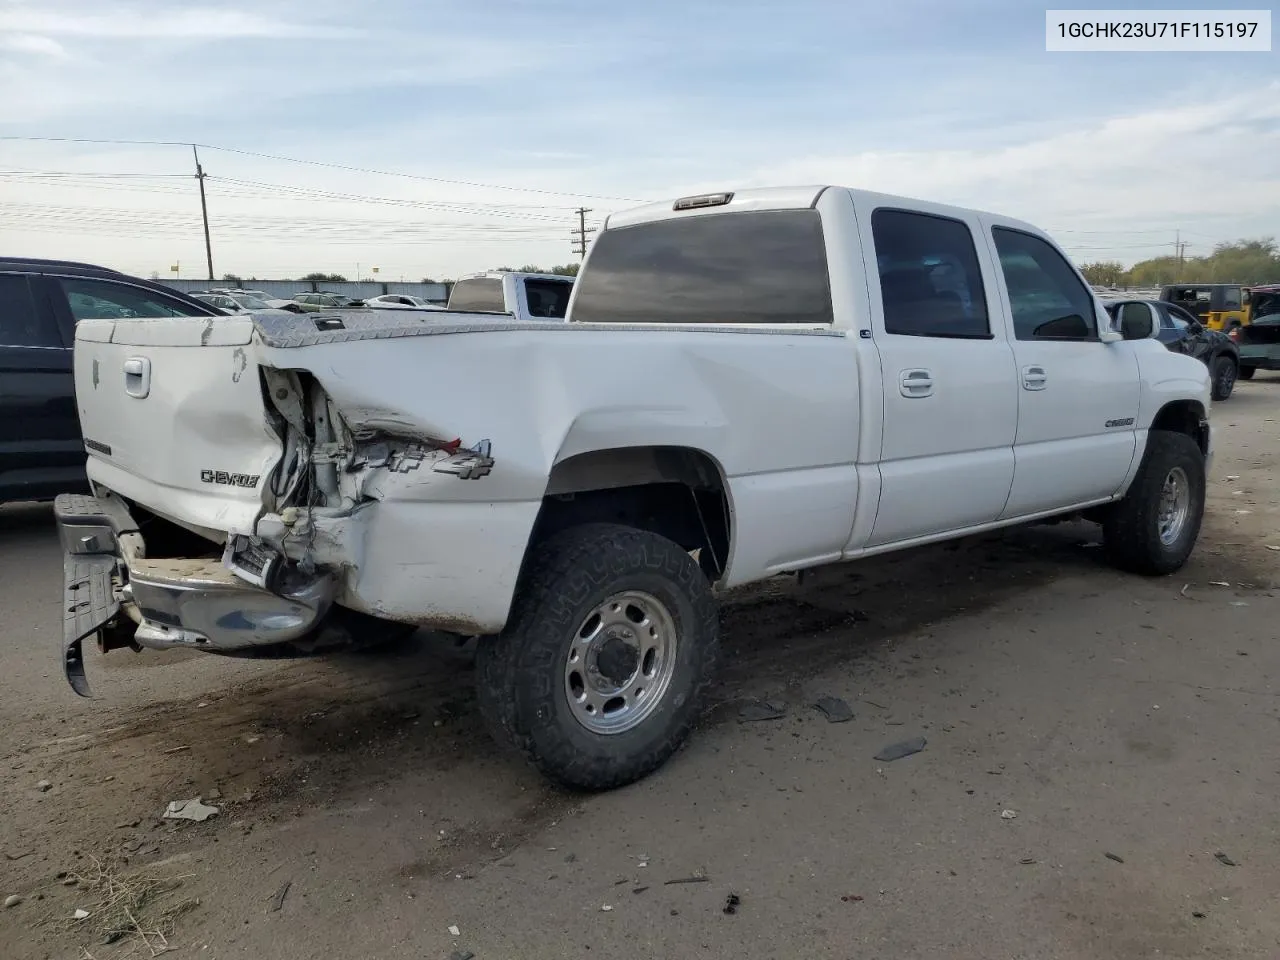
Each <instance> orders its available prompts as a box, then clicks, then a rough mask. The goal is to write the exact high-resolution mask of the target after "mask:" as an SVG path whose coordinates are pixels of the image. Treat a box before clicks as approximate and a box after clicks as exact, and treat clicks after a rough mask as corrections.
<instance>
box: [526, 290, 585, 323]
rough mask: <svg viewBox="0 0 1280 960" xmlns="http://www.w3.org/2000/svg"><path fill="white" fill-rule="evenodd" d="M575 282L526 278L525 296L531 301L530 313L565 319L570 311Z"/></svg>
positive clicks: (536, 315) (537, 315)
mask: <svg viewBox="0 0 1280 960" xmlns="http://www.w3.org/2000/svg"><path fill="white" fill-rule="evenodd" d="M572 292H573V284H571V283H562V282H561V281H559V280H526V281H525V282H524V296H525V299H526V300H528V301H529V313H530V314H531V315H533V316H535V317H551V318H552V319H554V320H563V319H564V315H565V314H566V313H568V312H569V294H570V293H572Z"/></svg>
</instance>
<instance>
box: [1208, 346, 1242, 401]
mask: <svg viewBox="0 0 1280 960" xmlns="http://www.w3.org/2000/svg"><path fill="white" fill-rule="evenodd" d="M1209 370H1210V377H1211V378H1212V380H1213V394H1212V396H1213V399H1214V400H1226V399H1228V398H1229V397H1230V396H1231V391H1232V390H1234V389H1235V386H1236V376H1237V375H1238V372H1239V371H1238V368H1237V365H1236V362H1235V361H1234V360H1232V359H1231V358H1230V357H1226V356H1220V357H1216V358H1214V361H1213V366H1212V367H1210V368H1209Z"/></svg>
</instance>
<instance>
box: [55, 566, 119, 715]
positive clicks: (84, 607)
mask: <svg viewBox="0 0 1280 960" xmlns="http://www.w3.org/2000/svg"><path fill="white" fill-rule="evenodd" d="M115 566H116V560H115V557H112V556H104V555H90V554H67V555H65V556H64V557H63V560H62V578H63V593H62V598H63V611H64V613H63V624H62V670H63V673H64V674H65V675H66V678H67V683H69V684H71V689H72V690H74V691H75V692H76V693H78V694H79V695H80V696H82V697H88V696H91V694H90V692H89V680H88V678H87V677H86V676H85V672H84V650H83V645H84V640H85V638H86V637H91V636H93V635H94V634H95V633H97V632H98V631H99V630H100V629H102V627H103V626H105V625H106V624H108V623H110V622H111V621H112V620H114V619H115V617H116V616H117V615H118V614H119V613H120V601H119V600H118V599H116V597H115V591H114V589H113V588H112V585H111V576H112V574H113V573H114V572H115Z"/></svg>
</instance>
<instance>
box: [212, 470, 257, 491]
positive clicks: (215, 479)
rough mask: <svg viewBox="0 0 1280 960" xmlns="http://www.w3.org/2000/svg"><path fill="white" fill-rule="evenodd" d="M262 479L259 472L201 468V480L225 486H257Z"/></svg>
mask: <svg viewBox="0 0 1280 960" xmlns="http://www.w3.org/2000/svg"><path fill="white" fill-rule="evenodd" d="M261 479H262V475H261V474H259V473H228V472H227V471H226V470H201V471H200V482H201V483H213V484H217V485H220V486H224V487H250V488H252V487H256V486H257V485H258V481H259V480H261Z"/></svg>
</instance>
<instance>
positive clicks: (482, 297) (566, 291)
mask: <svg viewBox="0 0 1280 960" xmlns="http://www.w3.org/2000/svg"><path fill="white" fill-rule="evenodd" d="M572 293H573V277H562V276H559V275H558V274H549V273H514V272H512V271H507V270H498V271H494V272H491V273H477V274H474V275H472V276H469V277H463V278H462V279H461V280H458V281H457V282H456V283H454V285H453V289H451V290H450V291H449V305H448V307H446V309H448V310H452V311H457V312H460V313H509V314H511V316H513V317H515V318H516V319H517V320H563V319H564V318H565V315H566V314H567V313H568V312H569V296H570V294H572Z"/></svg>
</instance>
